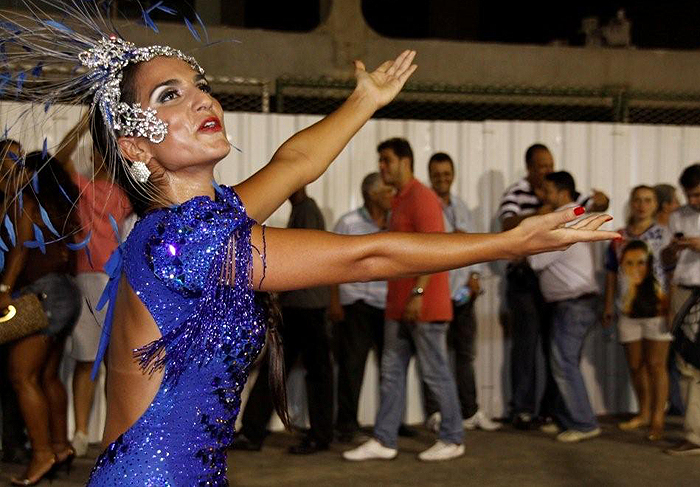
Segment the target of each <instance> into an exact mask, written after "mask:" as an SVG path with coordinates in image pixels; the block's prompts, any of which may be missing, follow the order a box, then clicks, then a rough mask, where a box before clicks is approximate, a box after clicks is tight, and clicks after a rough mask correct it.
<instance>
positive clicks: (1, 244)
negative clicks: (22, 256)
mask: <svg viewBox="0 0 700 487" xmlns="http://www.w3.org/2000/svg"><path fill="white" fill-rule="evenodd" d="M0 249H2V251H3V252H9V251H10V249H9V248H8V247H7V244H5V241H4V240H3V239H2V237H0Z"/></svg>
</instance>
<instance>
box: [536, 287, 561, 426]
mask: <svg viewBox="0 0 700 487" xmlns="http://www.w3.org/2000/svg"><path fill="white" fill-rule="evenodd" d="M537 296H538V297H537V301H536V302H537V303H538V304H537V307H538V309H539V310H540V340H539V343H540V346H541V348H542V356H543V357H544V371H543V372H544V378H545V383H544V392H543V393H542V397H541V399H540V404H539V408H538V410H537V411H538V415H539V416H540V418H542V419H544V420H548V419H551V418H552V416H553V415H554V405H555V403H556V402H557V398H558V397H559V390H558V387H557V382H556V381H555V380H554V375H553V374H552V361H551V357H550V353H551V350H552V347H551V343H552V339H551V334H552V311H551V305H550V304H549V303H547V302H545V300H544V298H543V297H542V294H541V293H540V291H539V288H538V290H537Z"/></svg>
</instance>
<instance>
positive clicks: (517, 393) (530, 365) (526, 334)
mask: <svg viewBox="0 0 700 487" xmlns="http://www.w3.org/2000/svg"><path fill="white" fill-rule="evenodd" d="M508 305H509V307H510V308H511V310H512V313H511V317H512V320H511V322H512V325H513V327H512V336H511V357H510V360H511V363H510V366H511V381H512V384H511V385H512V390H513V396H512V398H511V403H512V413H513V414H514V415H517V414H520V413H526V414H530V415H534V414H535V388H536V382H535V376H536V369H535V366H536V358H537V335H538V327H539V322H540V320H539V310H538V309H537V307H536V306H535V302H534V300H533V296H532V294H531V293H529V292H518V293H509V297H508Z"/></svg>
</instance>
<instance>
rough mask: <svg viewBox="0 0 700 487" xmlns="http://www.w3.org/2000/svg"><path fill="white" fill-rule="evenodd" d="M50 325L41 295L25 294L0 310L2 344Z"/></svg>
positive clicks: (0, 339)
mask: <svg viewBox="0 0 700 487" xmlns="http://www.w3.org/2000/svg"><path fill="white" fill-rule="evenodd" d="M48 326H49V318H48V317H47V316H46V312H45V311H44V307H43V306H42V305H41V301H40V300H39V296H37V295H36V294H33V293H29V294H25V295H23V296H20V297H19V298H17V299H15V300H13V301H12V304H10V305H9V306H8V307H7V308H6V309H4V310H2V311H0V345H1V344H3V343H8V342H11V341H14V340H17V339H19V338H24V337H26V336H29V335H33V334H34V333H38V332H40V331H41V330H44V329H45V328H47V327H48Z"/></svg>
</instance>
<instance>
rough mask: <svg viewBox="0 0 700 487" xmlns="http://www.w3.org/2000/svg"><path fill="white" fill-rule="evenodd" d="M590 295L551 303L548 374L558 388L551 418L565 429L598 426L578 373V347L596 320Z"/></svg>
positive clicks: (593, 298)
mask: <svg viewBox="0 0 700 487" xmlns="http://www.w3.org/2000/svg"><path fill="white" fill-rule="evenodd" d="M595 305H596V298H595V297H594V296H589V297H583V298H576V299H567V300H565V301H558V302H556V303H554V306H553V309H552V341H551V344H552V353H551V360H552V374H553V375H554V380H555V381H556V383H557V386H558V388H559V397H558V399H557V401H556V405H555V413H554V415H555V418H556V420H557V422H558V423H559V425H560V426H562V427H563V428H564V429H566V430H577V431H591V430H594V429H596V428H597V427H598V421H597V420H596V417H595V414H593V409H592V408H591V403H590V402H589V400H588V393H587V392H586V385H585V384H584V382H583V375H582V374H581V368H580V362H581V350H582V348H583V342H584V340H585V338H586V335H587V334H588V331H589V330H590V329H591V327H592V326H593V325H594V324H595V323H596V319H597V316H596V311H595V310H596V307H595Z"/></svg>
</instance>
